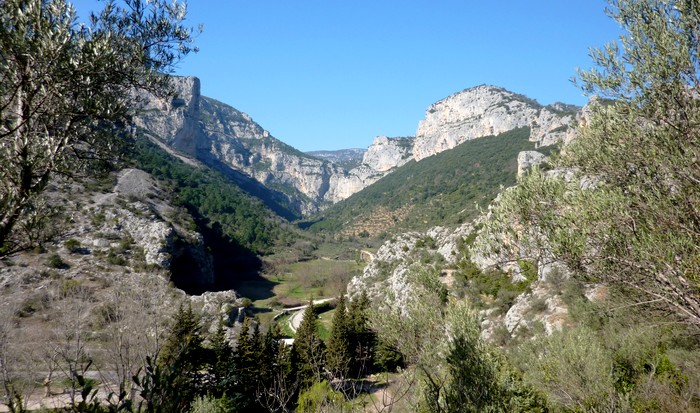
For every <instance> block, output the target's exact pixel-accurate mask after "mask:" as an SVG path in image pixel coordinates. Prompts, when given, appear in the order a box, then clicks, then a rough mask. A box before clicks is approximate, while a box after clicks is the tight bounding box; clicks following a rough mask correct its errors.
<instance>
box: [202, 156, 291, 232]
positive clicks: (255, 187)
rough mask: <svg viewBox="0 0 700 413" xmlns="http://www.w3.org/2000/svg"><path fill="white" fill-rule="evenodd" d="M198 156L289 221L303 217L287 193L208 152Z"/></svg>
mask: <svg viewBox="0 0 700 413" xmlns="http://www.w3.org/2000/svg"><path fill="white" fill-rule="evenodd" d="M198 158H199V159H200V160H201V161H202V162H204V163H205V164H206V165H207V166H209V167H211V168H213V169H215V170H217V171H219V172H220V173H221V174H222V175H224V176H225V177H226V178H228V179H230V180H231V181H233V182H235V183H236V185H238V187H239V188H241V189H242V190H243V191H244V192H246V193H247V194H248V195H251V196H253V197H255V198H258V199H259V200H261V201H262V202H263V203H264V204H265V206H266V207H268V208H270V209H271V210H272V211H274V213H275V214H277V215H279V216H280V217H282V218H284V219H286V220H287V221H294V220H296V219H299V218H301V215H300V214H299V212H298V211H296V210H294V207H293V206H291V205H290V200H289V198H288V197H287V195H285V194H283V193H282V192H280V191H276V190H274V189H270V188H268V187H266V186H265V185H263V184H261V183H260V182H258V181H256V180H255V179H253V178H251V177H249V176H247V175H245V174H243V173H241V172H239V171H236V170H235V169H233V168H231V167H230V166H228V165H226V164H225V163H223V162H221V161H220V160H218V159H215V158H214V157H213V156H211V154H210V153H208V152H205V153H203V154H201V156H199V157H198Z"/></svg>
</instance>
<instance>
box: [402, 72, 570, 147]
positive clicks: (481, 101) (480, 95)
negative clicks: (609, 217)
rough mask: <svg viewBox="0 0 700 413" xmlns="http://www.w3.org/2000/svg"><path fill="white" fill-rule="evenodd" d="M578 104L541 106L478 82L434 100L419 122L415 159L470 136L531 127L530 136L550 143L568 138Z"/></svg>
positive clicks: (543, 143)
mask: <svg viewBox="0 0 700 413" xmlns="http://www.w3.org/2000/svg"><path fill="white" fill-rule="evenodd" d="M578 111H579V108H578V107H576V106H572V105H566V104H561V103H557V104H553V105H549V106H542V105H540V104H539V103H537V102H536V101H534V100H532V99H529V98H527V97H525V96H523V95H518V94H515V93H513V92H510V91H508V90H506V89H503V88H500V87H496V86H487V85H482V86H477V87H474V88H471V89H466V90H464V91H462V92H459V93H456V94H454V95H452V96H449V97H447V98H445V99H443V100H441V101H439V102H436V103H434V104H432V105H431V106H430V107H429V108H428V110H427V111H426V114H425V119H424V120H422V121H420V123H419V124H418V130H417V132H416V140H415V145H414V147H413V157H414V158H415V159H416V160H420V159H423V158H425V157H428V156H431V155H434V154H436V153H439V152H442V151H444V150H448V149H451V148H454V147H455V146H457V145H459V144H460V143H462V142H464V141H467V140H469V139H475V138H479V137H483V136H490V135H498V134H500V133H503V132H506V131H509V130H512V129H515V128H521V127H530V129H531V135H530V140H532V141H534V142H537V144H538V146H547V145H551V144H554V143H556V142H559V141H563V140H566V139H567V135H568V134H570V131H569V129H570V127H571V125H572V122H573V121H574V119H575V117H576V113H578Z"/></svg>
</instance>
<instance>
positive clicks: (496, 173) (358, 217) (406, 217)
mask: <svg viewBox="0 0 700 413" xmlns="http://www.w3.org/2000/svg"><path fill="white" fill-rule="evenodd" d="M529 135H530V131H529V129H527V128H522V129H516V130H513V131H510V132H506V133H503V134H501V135H499V136H496V137H484V138H479V139H474V140H471V141H467V142H465V143H463V144H461V145H459V146H457V147H456V148H454V149H452V150H449V151H445V152H442V153H439V154H436V155H434V156H431V157H428V158H425V159H423V160H421V161H420V162H414V161H411V162H409V163H407V164H406V165H404V166H402V167H401V168H399V169H398V170H396V171H394V172H392V173H391V174H389V175H387V176H386V177H384V178H382V179H381V180H379V181H378V182H376V183H375V184H373V185H371V186H369V187H367V188H365V189H363V190H362V191H360V192H358V193H357V194H354V195H353V196H351V197H350V198H348V199H346V200H345V201H342V202H339V203H338V204H336V205H334V206H332V207H330V208H328V210H326V211H325V212H323V213H322V214H321V215H320V217H319V218H317V221H318V222H317V223H315V224H313V225H312V226H311V229H312V230H315V231H327V232H330V233H338V232H341V231H342V230H343V229H344V228H346V227H347V226H351V225H352V224H355V223H357V222H363V221H366V220H368V219H369V217H372V216H373V215H377V214H379V213H382V212H383V213H386V211H389V212H391V211H398V210H400V209H402V208H408V209H409V210H408V212H406V213H405V214H403V213H402V214H396V215H395V216H392V217H391V218H388V219H390V220H391V219H393V220H394V222H391V221H390V222H388V223H387V224H390V225H388V226H387V228H389V227H391V230H396V229H406V228H410V229H413V230H417V229H425V228H428V227H431V226H434V225H449V224H456V223H462V222H465V221H467V220H469V219H473V218H474V217H476V216H477V215H478V213H479V208H478V207H477V206H479V207H485V206H486V205H487V204H488V203H489V202H491V200H493V198H495V197H496V194H498V191H499V190H500V189H501V187H502V186H510V185H513V184H515V179H516V178H515V176H516V172H517V161H516V159H517V155H518V152H520V151H524V150H532V149H534V143H532V142H529V141H528V137H529ZM545 150H546V148H545ZM388 215H391V214H390V213H389V214H388ZM371 235H378V234H371Z"/></svg>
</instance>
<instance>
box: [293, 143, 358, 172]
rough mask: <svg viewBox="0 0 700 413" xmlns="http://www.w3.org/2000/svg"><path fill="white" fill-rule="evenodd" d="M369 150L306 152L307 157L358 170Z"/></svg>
mask: <svg viewBox="0 0 700 413" xmlns="http://www.w3.org/2000/svg"><path fill="white" fill-rule="evenodd" d="M365 152H367V149H362V148H351V149H338V150H335V151H311V152H306V154H307V155H309V156H313V157H314V158H320V159H325V160H327V161H330V162H333V163H335V164H338V165H341V166H342V167H344V168H345V169H353V168H357V167H358V166H360V164H362V157H363V156H364V154H365Z"/></svg>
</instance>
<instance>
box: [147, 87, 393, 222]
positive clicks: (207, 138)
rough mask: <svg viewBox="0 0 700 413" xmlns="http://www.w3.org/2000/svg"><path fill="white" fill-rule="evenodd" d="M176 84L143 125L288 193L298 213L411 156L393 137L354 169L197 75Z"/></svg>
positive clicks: (215, 163) (151, 101)
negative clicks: (311, 150)
mask: <svg viewBox="0 0 700 413" xmlns="http://www.w3.org/2000/svg"><path fill="white" fill-rule="evenodd" d="M173 85H174V89H175V97H174V98H172V99H170V100H169V101H166V100H163V99H159V98H155V97H149V98H148V99H147V104H146V110H145V111H144V112H143V114H142V115H141V116H140V118H139V119H138V121H137V124H138V126H139V127H141V128H142V129H144V130H146V131H147V132H148V133H149V135H150V136H151V137H153V138H155V139H158V140H160V141H162V142H164V143H166V144H167V145H170V146H171V147H173V148H174V149H176V150H178V151H180V152H183V153H185V154H187V155H189V156H191V157H193V158H196V159H198V160H200V161H202V162H204V163H205V164H207V165H209V166H212V167H215V168H217V169H219V170H223V171H224V172H231V171H235V172H236V173H240V174H243V175H244V176H247V177H249V178H252V179H253V180H255V181H257V182H258V183H260V184H262V185H265V186H266V187H267V188H268V189H269V190H270V191H275V192H279V193H281V194H283V196H285V197H286V198H287V203H288V206H289V207H290V208H291V209H292V210H294V211H295V212H296V213H300V214H308V213H311V212H315V211H317V210H318V209H319V208H323V207H324V206H326V205H328V204H332V203H335V202H338V201H340V200H342V199H345V198H347V197H348V196H350V195H352V194H353V193H355V192H357V191H359V190H360V189H362V188H364V187H365V186H367V185H369V184H371V183H372V182H374V181H376V180H377V179H379V178H380V177H381V176H383V174H385V173H386V172H387V171H388V170H389V169H390V165H392V164H396V165H398V164H399V163H400V159H397V157H398V158H401V157H402V156H405V152H406V151H405V149H401V150H396V149H394V146H395V145H392V144H389V142H390V141H391V142H393V140H389V139H387V138H382V139H381V142H379V143H377V142H375V145H373V147H370V149H369V150H368V151H367V152H369V153H372V154H374V155H372V156H371V157H370V158H368V159H366V160H365V159H363V162H362V164H361V165H360V166H359V167H357V168H354V169H348V168H345V167H343V166H342V165H341V164H337V163H334V162H329V161H327V160H324V159H319V157H315V156H310V155H307V154H304V153H302V152H300V151H297V150H296V149H294V148H292V147H290V146H288V145H286V144H284V143H283V142H281V141H280V140H278V139H275V138H274V137H272V136H271V135H270V133H269V132H268V131H266V130H264V129H263V128H262V127H261V126H260V125H258V124H257V123H255V122H254V121H253V120H252V118H251V117H250V116H248V115H247V114H245V113H243V112H240V111H238V110H236V109H234V108H233V107H231V106H228V105H226V104H224V103H221V102H218V101H216V100H214V99H210V98H207V97H205V96H201V93H200V82H199V79H197V78H192V77H178V78H174V79H173ZM377 145H380V146H382V147H387V148H391V149H389V153H388V154H387V156H382V155H379V154H378V153H377V150H376V149H374V147H376V146H377ZM398 146H401V145H398ZM365 156H367V154H365ZM375 162H377V164H375Z"/></svg>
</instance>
